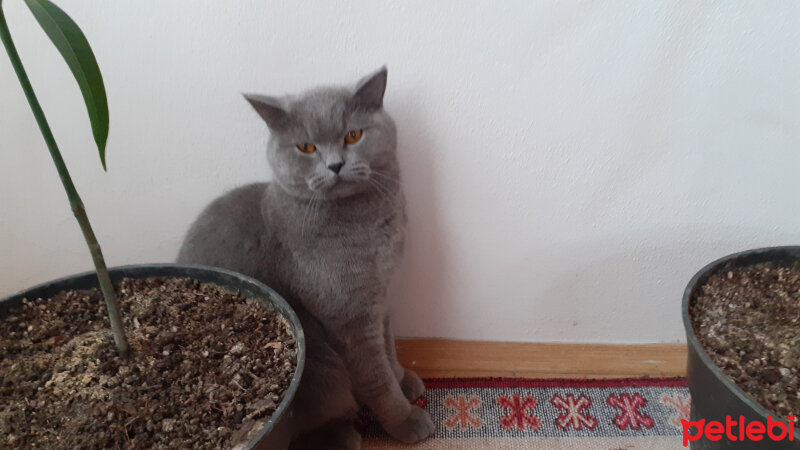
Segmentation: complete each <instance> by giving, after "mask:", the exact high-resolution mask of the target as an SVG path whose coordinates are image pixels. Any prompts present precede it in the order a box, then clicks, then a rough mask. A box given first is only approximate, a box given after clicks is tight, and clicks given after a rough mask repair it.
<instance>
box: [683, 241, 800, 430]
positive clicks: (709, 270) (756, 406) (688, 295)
mask: <svg viewBox="0 0 800 450" xmlns="http://www.w3.org/2000/svg"><path fill="white" fill-rule="evenodd" d="M787 250H789V251H792V252H795V253H798V254H800V246H778V247H762V248H757V249H751V250H745V251H742V252H737V253H733V254H730V255H727V256H723V257H722V258H719V259H717V260H715V261H713V262H711V263H709V264H706V265H705V266H704V267H703V268H702V269H700V270H699V271H698V272H697V273H696V274H695V275H694V276H693V277H692V279H691V280H690V281H689V284H687V285H686V289H685V290H684V292H683V301H682V302H681V309H682V316H683V326H684V329H685V331H686V344H687V345H688V346H689V347H692V348H694V349H695V351H696V353H697V355H698V356H699V357H700V360H701V361H702V362H703V364H704V365H705V366H706V367H708V369H709V370H710V371H711V373H713V374H714V377H716V379H717V381H719V382H720V383H722V384H723V385H724V386H725V387H726V388H727V389H728V390H729V391H731V392H733V394H734V395H735V396H736V397H738V398H739V400H741V401H742V402H743V403H745V404H746V405H747V406H749V407H750V408H752V409H753V411H755V412H756V413H757V414H759V415H760V416H762V417H763V418H764V419H766V417H767V416H768V415H773V416H774V414H772V412H771V411H770V410H768V409H767V408H766V407H764V406H763V405H761V404H760V403H758V402H757V401H755V400H754V399H753V398H752V397H750V395H749V394H747V393H746V392H745V391H744V390H742V388H740V387H739V386H738V385H737V384H736V383H735V382H734V381H733V380H732V379H731V378H730V377H728V376H727V375H726V374H725V373H724V372H723V371H722V369H721V368H720V367H719V366H717V364H716V363H715V362H714V361H713V360H712V359H711V356H710V355H709V354H708V352H706V349H705V348H703V345H702V344H701V343H700V341H699V340H698V339H697V335H696V334H695V332H694V327H693V326H692V319H691V317H689V303H690V302H691V300H692V294H693V293H694V291H695V289H697V288H698V287H699V286H700V285H701V284H702V283H704V282H705V281H706V279H707V278H708V277H709V276H710V275H711V274H713V273H714V272H716V271H717V270H718V269H719V268H720V267H721V266H723V265H724V264H726V263H728V262H732V261H735V260H737V259H741V258H743V257H748V258H758V259H759V260H763V262H767V261H769V259H770V258H769V257H770V255H771V254H775V253H780V252H784V251H787ZM754 263H756V262H754Z"/></svg>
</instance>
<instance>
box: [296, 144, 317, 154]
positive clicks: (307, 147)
mask: <svg viewBox="0 0 800 450" xmlns="http://www.w3.org/2000/svg"><path fill="white" fill-rule="evenodd" d="M297 149H298V150H300V151H301V152H303V153H314V152H315V151H317V146H316V145H314V144H297Z"/></svg>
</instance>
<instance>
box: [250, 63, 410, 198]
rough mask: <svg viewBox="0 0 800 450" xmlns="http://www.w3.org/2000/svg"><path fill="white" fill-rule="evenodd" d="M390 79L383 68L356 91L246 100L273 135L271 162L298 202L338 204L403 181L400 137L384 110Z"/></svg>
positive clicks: (321, 90) (323, 90)
mask: <svg viewBox="0 0 800 450" xmlns="http://www.w3.org/2000/svg"><path fill="white" fill-rule="evenodd" d="M386 75H387V72H386V68H385V67H383V68H381V69H380V70H378V71H377V72H375V73H374V74H372V75H369V76H367V77H365V78H364V79H362V80H361V81H360V82H358V83H357V84H356V86H355V88H318V89H314V90H311V91H308V92H305V93H303V94H301V95H298V96H287V97H281V98H276V97H266V96H262V95H245V98H246V99H247V100H248V101H249V102H250V104H251V105H252V106H253V108H255V110H256V111H257V112H258V114H259V115H260V116H261V118H263V119H264V121H265V122H267V126H269V129H270V131H271V137H270V141H269V146H268V150H267V159H268V160H269V164H270V166H271V167H272V170H273V172H274V174H275V180H276V181H277V182H278V184H280V186H281V187H283V188H284V189H285V190H286V191H287V192H288V193H290V194H292V195H294V196H297V197H302V198H312V197H314V198H323V199H336V198H343V197H347V196H350V195H354V194H358V193H361V192H366V191H368V190H375V189H380V187H376V184H377V185H385V184H386V180H389V179H396V178H397V176H398V174H397V158H396V154H395V148H396V141H397V137H396V134H397V133H396V131H395V126H394V122H393V121H392V119H391V117H389V115H388V114H387V113H386V112H385V111H384V110H383V94H384V91H385V89H386Z"/></svg>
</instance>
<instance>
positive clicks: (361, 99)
mask: <svg viewBox="0 0 800 450" xmlns="http://www.w3.org/2000/svg"><path fill="white" fill-rule="evenodd" d="M385 87H386V69H385V68H382V69H380V70H379V71H377V72H376V73H374V74H372V75H370V76H368V77H366V78H364V79H363V80H362V81H360V82H359V83H358V84H357V85H356V86H355V88H354V89H353V88H350V89H348V88H320V89H315V90H312V91H309V92H307V93H305V94H302V95H299V96H294V97H283V98H273V97H264V96H257V95H246V96H245V97H246V98H247V100H248V101H249V102H250V104H251V105H253V107H254V108H255V110H256V112H258V114H259V115H260V116H261V117H262V118H263V119H264V121H265V122H266V123H267V125H268V126H269V128H270V131H271V133H270V140H269V144H268V147H267V159H268V161H269V164H270V166H271V167H272V169H273V172H274V174H275V177H274V181H273V182H271V183H258V184H251V185H247V186H243V187H240V188H238V189H235V190H233V191H231V192H229V193H227V194H225V195H223V196H222V197H220V198H218V199H216V200H215V201H214V202H212V203H211V204H210V205H209V206H208V207H206V209H205V210H204V211H203V212H202V214H201V215H200V217H199V218H198V219H197V220H196V221H195V222H194V224H193V225H192V227H191V229H190V230H189V232H188V234H187V236H186V239H185V241H184V243H183V247H182V248H181V250H180V254H179V256H178V262H179V263H187V264H204V265H211V266H217V267H223V268H226V269H231V270H234V271H237V272H241V273H244V274H247V275H250V276H252V277H255V278H257V279H259V280H262V281H263V282H265V283H266V284H268V285H269V286H271V287H272V288H274V289H275V290H277V291H278V292H279V293H280V294H281V295H283V296H284V297H285V298H286V299H287V300H288V301H289V303H291V304H292V306H293V307H294V308H295V309H296V310H297V312H298V314H299V315H300V319H301V321H302V323H303V327H304V330H305V333H306V336H307V342H308V360H307V365H306V370H305V373H304V375H303V379H302V382H301V385H300V389H299V390H298V393H297V397H296V400H295V404H294V407H293V409H292V411H291V414H290V416H289V420H288V421H286V423H285V424H284V428H282V429H281V430H280V432H278V433H275V435H276V436H285V437H286V439H287V440H293V442H294V443H293V444H292V448H309V446H310V445H311V444H309V442H320V441H322V442H327V443H328V444H326V445H329V446H331V447H332V448H349V449H357V448H360V446H361V444H360V442H361V441H360V438H358V436H357V434H355V435H354V433H355V431H354V429H353V427H352V420H353V418H354V416H355V413H356V411H357V409H358V407H359V405H366V406H367V407H369V408H370V409H371V410H372V411H373V412H374V413H375V414H376V415H377V416H378V418H379V420H380V422H381V425H382V426H383V427H384V429H385V430H386V431H387V432H388V433H389V434H390V435H391V436H393V437H395V438H396V439H398V440H401V441H404V442H416V441H420V440H422V439H425V438H426V437H428V435H429V434H430V433H431V432H432V431H433V423H432V422H431V419H430V417H429V415H428V413H427V412H425V411H424V410H422V409H421V408H419V407H417V406H413V405H411V404H410V402H409V399H412V400H413V399H416V398H418V397H419V396H420V395H421V394H422V393H423V391H424V385H423V384H422V381H421V380H420V379H419V377H418V376H417V375H416V374H415V373H414V372H412V371H410V370H408V369H404V368H403V367H402V366H401V365H400V364H399V363H398V361H397V357H396V354H395V349H394V338H393V336H392V333H391V330H390V325H389V317H388V314H387V305H386V300H385V299H386V291H387V288H388V285H389V280H390V278H391V276H392V274H393V272H394V269H395V266H396V264H397V262H398V260H399V258H400V256H401V254H402V248H403V230H404V227H405V222H406V218H405V211H404V200H403V194H402V192H401V189H400V182H399V177H400V173H399V169H398V165H397V156H396V140H397V139H396V131H395V125H394V122H393V121H392V119H391V117H389V115H388V114H387V113H386V112H385V111H384V110H383V93H384V89H385ZM359 129H363V130H364V133H363V137H362V138H361V140H360V141H359V142H357V143H355V144H354V145H350V146H346V145H344V136H345V134H346V133H347V132H348V131H350V130H359ZM304 143H313V144H315V145H316V146H317V151H316V152H315V153H312V154H304V153H302V152H300V151H299V150H298V149H297V148H296V145H297V144H304ZM337 163H338V164H343V165H342V166H341V169H340V171H339V173H338V175H337V174H336V173H335V172H334V170H332V169H331V168H329V167H330V166H332V165H335V164H337ZM331 436H334V437H336V436H339V437H340V438H332V437H331ZM270 444H271V446H270V447H269V448H282V447H283V446H285V442H284V443H278V442H271V443H270Z"/></svg>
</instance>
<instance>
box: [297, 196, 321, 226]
mask: <svg viewBox="0 0 800 450" xmlns="http://www.w3.org/2000/svg"><path fill="white" fill-rule="evenodd" d="M319 195H320V194H319V192H314V193H313V194H311V199H310V200H309V201H308V203H306V205H305V210H304V211H303V220H302V221H300V235H301V236H305V233H306V227H307V226H309V225H310V223H309V221H310V219H311V210H312V209H313V208H314V206H315V205H316V201H317V197H318V196H319Z"/></svg>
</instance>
